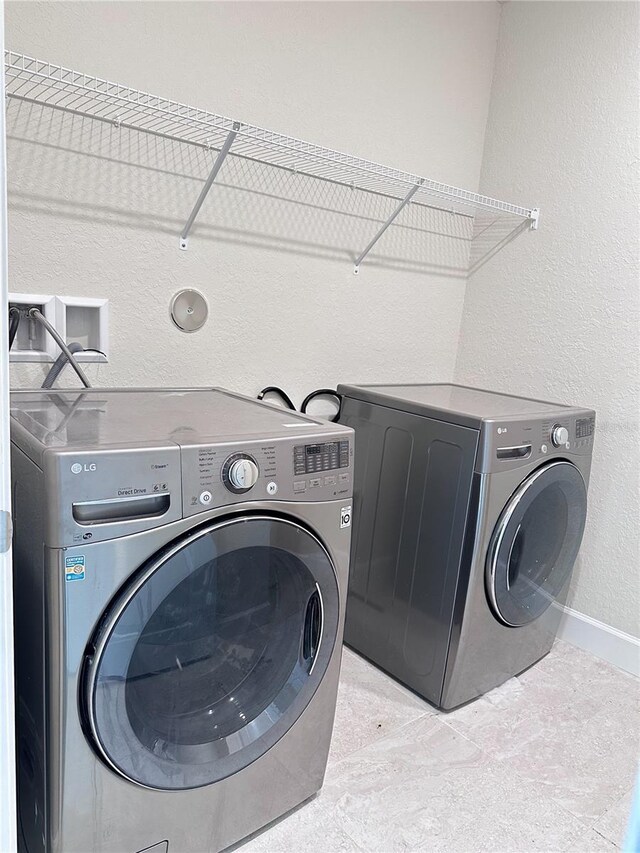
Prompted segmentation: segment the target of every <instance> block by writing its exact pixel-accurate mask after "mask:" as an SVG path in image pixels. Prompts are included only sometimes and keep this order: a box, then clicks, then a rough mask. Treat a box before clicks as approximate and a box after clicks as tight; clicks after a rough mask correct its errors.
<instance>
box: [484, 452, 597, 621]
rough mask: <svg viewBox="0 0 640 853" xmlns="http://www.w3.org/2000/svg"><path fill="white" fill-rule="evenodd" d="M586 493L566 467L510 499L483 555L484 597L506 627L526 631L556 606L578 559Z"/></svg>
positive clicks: (534, 477)
mask: <svg viewBox="0 0 640 853" xmlns="http://www.w3.org/2000/svg"><path fill="white" fill-rule="evenodd" d="M586 517H587V490H586V487H585V483H584V480H583V479H582V475H581V474H580V471H579V470H578V469H577V468H576V467H575V465H572V464H571V463H570V462H562V461H559V462H552V463H551V464H549V465H546V466H545V467H544V468H539V469H538V470H537V471H535V472H534V473H533V474H531V475H530V476H529V477H528V478H527V479H526V480H525V481H524V482H523V483H522V484H521V485H520V487H519V488H518V489H517V491H516V492H515V493H514V494H513V495H512V496H511V498H510V499H509V502H508V503H507V505H506V507H505V508H504V510H503V512H502V515H501V516H500V519H499V520H498V523H497V525H496V528H495V530H494V532H493V537H492V539H491V544H490V546H489V551H488V555H487V569H486V579H487V592H488V596H489V601H490V602H491V605H492V607H493V610H494V612H495V614H496V616H498V618H499V619H500V620H501V621H502V622H504V623H505V624H506V625H510V626H513V627H518V626H521V625H526V624H527V623H528V622H531V621H533V620H534V619H536V618H537V617H538V616H540V615H541V614H542V613H544V611H545V610H546V609H547V608H548V607H549V606H550V605H551V603H552V602H553V601H555V600H556V599H557V598H558V596H559V595H560V593H561V592H562V591H563V590H564V588H565V585H566V584H567V582H568V580H569V577H570V575H571V571H572V569H573V564H574V563H575V560H576V557H577V556H578V550H579V548H580V543H581V541H582V534H583V532H584V525H585V521H586Z"/></svg>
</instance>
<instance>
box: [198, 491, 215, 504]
mask: <svg viewBox="0 0 640 853" xmlns="http://www.w3.org/2000/svg"><path fill="white" fill-rule="evenodd" d="M211 498H212V494H211V492H207V491H204V492H201V493H200V497H199V498H198V500H199V501H200V503H201V504H202V505H203V506H209V504H210V503H211Z"/></svg>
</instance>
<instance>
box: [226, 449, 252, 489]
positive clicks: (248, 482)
mask: <svg viewBox="0 0 640 853" xmlns="http://www.w3.org/2000/svg"><path fill="white" fill-rule="evenodd" d="M226 474H227V481H228V485H229V486H230V487H231V489H232V490H237V491H239V492H246V491H248V490H249V489H251V488H253V486H255V484H256V482H257V480H258V476H259V475H260V471H259V469H258V465H257V463H256V462H255V461H254V460H253V459H251V457H249V456H241V457H239V458H236V459H232V460H230V461H229V467H228V469H227V472H226Z"/></svg>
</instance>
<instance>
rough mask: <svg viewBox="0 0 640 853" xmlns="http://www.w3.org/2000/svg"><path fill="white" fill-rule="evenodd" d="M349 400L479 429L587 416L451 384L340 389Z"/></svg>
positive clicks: (561, 407) (553, 405)
mask: <svg viewBox="0 0 640 853" xmlns="http://www.w3.org/2000/svg"><path fill="white" fill-rule="evenodd" d="M338 391H339V392H340V393H341V394H344V395H346V396H348V397H353V398H355V399H357V400H362V401H364V402H369V403H377V404H378V405H382V406H389V407H390V408H394V409H400V410H402V411H405V412H413V413H414V414H418V415H425V416H428V417H434V418H438V419H440V420H447V421H449V422H453V423H459V424H461V425H462V426H470V427H476V428H479V427H480V426H481V425H482V423H483V422H484V421H486V420H492V421H493V420H504V419H506V420H511V419H521V418H527V419H531V420H534V419H535V420H538V419H546V418H553V416H554V414H557V415H558V416H564V417H567V416H570V415H571V414H573V413H578V412H587V411H590V410H588V409H582V408H573V407H570V406H565V405H562V404H561V403H550V402H545V401H543V400H532V399H528V398H525V397H516V396H513V395H510V394H499V393H496V392H493V391H484V390H482V389H479V388H468V387H466V386H464V385H453V384H447V383H442V384H441V383H435V384H424V385H423V384H416V385H339V386H338Z"/></svg>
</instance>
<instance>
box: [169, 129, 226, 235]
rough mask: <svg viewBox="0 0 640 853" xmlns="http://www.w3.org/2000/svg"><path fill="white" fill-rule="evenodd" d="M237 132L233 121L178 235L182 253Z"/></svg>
mask: <svg viewBox="0 0 640 853" xmlns="http://www.w3.org/2000/svg"><path fill="white" fill-rule="evenodd" d="M239 130H240V122H239V121H234V123H233V130H231V131H229V133H228V135H227V138H226V139H225V141H224V145H223V146H222V148H221V149H220V151H219V152H218V156H217V157H216V159H215V162H214V164H213V167H212V169H211V171H210V172H209V177H208V178H207V180H206V181H205V182H204V186H203V187H202V189H201V190H200V195H199V196H198V199H197V201H196V203H195V204H194V206H193V210H192V211H191V214H190V216H189V218H188V219H187V223H186V225H185V226H184V228H183V229H182V233H181V234H180V248H181V249H183V250H184V251H186V249H187V245H188V238H189V231H191V226H192V225H193V223H194V222H195V220H196V216H197V215H198V213H199V212H200V208H201V207H202V204H203V202H204V200H205V198H206V197H207V195H208V194H209V190H210V189H211V187H212V186H213V182H214V181H215V179H216V178H217V176H218V172H219V171H220V169H221V168H222V164H223V163H224V160H225V157H226V156H227V154H228V153H229V149H230V148H231V146H232V145H233V141H234V139H235V138H236V136H237V135H238V131H239Z"/></svg>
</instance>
